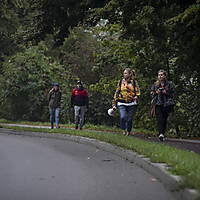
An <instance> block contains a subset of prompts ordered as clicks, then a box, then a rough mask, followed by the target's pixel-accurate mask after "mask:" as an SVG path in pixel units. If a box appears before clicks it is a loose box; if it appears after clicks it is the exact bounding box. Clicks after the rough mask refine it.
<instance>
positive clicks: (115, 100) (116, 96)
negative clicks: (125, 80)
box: [112, 81, 121, 106]
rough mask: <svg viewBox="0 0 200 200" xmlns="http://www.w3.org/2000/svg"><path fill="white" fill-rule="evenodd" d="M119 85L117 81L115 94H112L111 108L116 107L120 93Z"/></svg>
mask: <svg viewBox="0 0 200 200" xmlns="http://www.w3.org/2000/svg"><path fill="white" fill-rule="evenodd" d="M120 85H121V81H119V83H118V85H117V89H116V91H115V94H114V98H113V101H112V105H113V106H116V105H117V100H118V99H119V94H120V91H121V87H120Z"/></svg>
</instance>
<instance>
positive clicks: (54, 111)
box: [48, 83, 62, 129]
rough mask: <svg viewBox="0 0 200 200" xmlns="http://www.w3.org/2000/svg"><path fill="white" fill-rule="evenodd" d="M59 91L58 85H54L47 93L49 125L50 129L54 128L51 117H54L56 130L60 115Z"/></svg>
mask: <svg viewBox="0 0 200 200" xmlns="http://www.w3.org/2000/svg"><path fill="white" fill-rule="evenodd" d="M61 95H62V93H61V91H60V88H59V84H58V83H54V85H53V88H52V89H51V90H50V91H49V94H48V101H49V113H50V123H51V128H52V129H53V128H54V125H53V121H54V120H53V118H54V117H53V116H54V115H55V122H56V128H60V126H59V113H60V102H61Z"/></svg>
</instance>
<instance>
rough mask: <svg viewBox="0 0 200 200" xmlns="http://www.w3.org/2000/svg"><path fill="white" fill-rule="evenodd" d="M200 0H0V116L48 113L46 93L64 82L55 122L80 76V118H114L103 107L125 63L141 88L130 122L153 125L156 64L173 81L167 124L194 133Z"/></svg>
mask: <svg viewBox="0 0 200 200" xmlns="http://www.w3.org/2000/svg"><path fill="white" fill-rule="evenodd" d="M199 52H200V0H196V1H195V0H190V1H187V0H173V1H172V0H57V1H55V0H0V104H1V105H0V107H1V109H0V117H1V118H4V119H9V120H29V121H41V122H45V121H49V111H48V101H47V95H48V92H49V90H50V89H51V87H52V85H53V83H54V82H59V84H60V88H61V90H62V94H63V95H62V104H61V122H62V123H70V122H73V113H72V112H71V110H70V98H71V92H72V90H73V88H74V87H75V86H76V81H77V80H79V79H81V80H82V81H83V83H84V86H85V88H86V90H87V91H88V94H89V110H88V112H87V115H86V121H87V122H88V123H92V124H103V125H109V126H118V125H119V118H118V116H116V117H113V118H111V117H109V116H108V114H107V110H108V109H109V108H110V107H111V101H112V98H113V95H114V92H115V89H116V86H117V83H118V81H119V79H121V78H122V73H123V70H124V69H125V68H126V67H130V68H132V69H134V70H135V71H136V80H137V82H138V83H139V86H140V89H141V97H140V99H139V101H138V108H137V113H136V116H135V120H134V127H136V128H137V127H140V128H145V129H150V130H154V129H155V119H150V118H149V108H150V103H151V97H150V88H151V86H152V84H153V82H154V81H155V80H156V78H157V72H158V70H159V69H165V70H166V71H167V72H168V79H169V80H170V81H172V82H173V83H174V86H175V101H176V107H175V111H174V113H172V114H171V115H170V118H169V132H171V133H173V134H180V133H183V132H187V133H188V134H189V135H190V136H198V137H199V136H200V106H199V101H200V100H199V99H200V66H199V65H200V56H199Z"/></svg>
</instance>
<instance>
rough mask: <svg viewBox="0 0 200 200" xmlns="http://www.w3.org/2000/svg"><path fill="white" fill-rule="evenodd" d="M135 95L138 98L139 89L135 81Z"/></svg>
mask: <svg viewBox="0 0 200 200" xmlns="http://www.w3.org/2000/svg"><path fill="white" fill-rule="evenodd" d="M135 95H136V96H140V88H139V85H138V83H137V82H136V81H135Z"/></svg>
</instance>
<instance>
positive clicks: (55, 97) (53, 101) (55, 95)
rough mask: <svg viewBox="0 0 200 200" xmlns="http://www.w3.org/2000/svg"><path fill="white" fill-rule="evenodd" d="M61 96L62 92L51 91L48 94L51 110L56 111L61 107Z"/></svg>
mask: <svg viewBox="0 0 200 200" xmlns="http://www.w3.org/2000/svg"><path fill="white" fill-rule="evenodd" d="M61 95H62V94H61V92H60V90H57V91H55V90H50V92H49V94H48V100H49V108H53V109H55V108H59V107H60V102H61Z"/></svg>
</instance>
